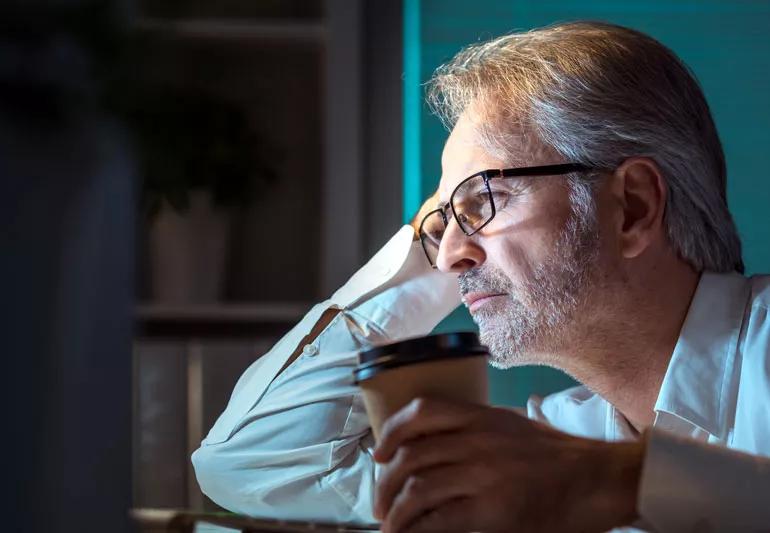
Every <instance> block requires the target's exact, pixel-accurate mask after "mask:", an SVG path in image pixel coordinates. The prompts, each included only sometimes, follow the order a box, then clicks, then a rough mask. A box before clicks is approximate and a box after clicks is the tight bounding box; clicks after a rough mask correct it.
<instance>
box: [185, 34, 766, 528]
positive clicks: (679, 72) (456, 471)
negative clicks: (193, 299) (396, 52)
mask: <svg viewBox="0 0 770 533" xmlns="http://www.w3.org/2000/svg"><path fill="white" fill-rule="evenodd" d="M429 96H430V101H431V103H432V104H433V106H434V108H435V109H436V110H437V111H438V113H439V114H440V116H442V118H444V119H445V121H446V122H447V124H448V125H449V126H450V127H451V128H452V131H451V134H450V136H449V139H448V140H447V143H446V146H445V149H444V153H443V158H442V166H443V175H442V177H441V182H440V185H439V189H438V192H437V195H436V197H435V198H434V199H431V200H429V201H428V202H427V203H426V205H425V206H424V207H423V209H422V211H421V213H420V214H419V215H418V217H417V218H416V219H415V222H414V225H415V227H416V229H417V230H418V231H417V234H418V235H419V241H420V242H412V235H413V231H412V229H411V228H405V229H404V230H402V231H401V232H400V233H399V234H397V235H396V236H395V237H394V238H393V240H391V242H390V243H388V244H387V245H386V247H385V248H384V249H383V250H382V251H381V252H380V253H379V254H378V255H377V256H375V258H374V259H373V260H372V261H371V262H370V263H369V264H368V265H366V266H365V267H364V268H363V269H362V270H361V271H359V272H358V273H357V274H356V275H355V276H354V277H353V278H352V279H351V281H350V282H348V284H346V285H345V286H344V287H343V288H342V289H340V290H339V291H338V292H337V293H336V294H335V295H333V296H332V298H331V300H330V301H327V302H325V303H323V304H320V305H319V306H317V307H316V308H314V309H313V310H312V311H311V312H310V313H309V314H308V316H307V317H306V318H305V319H304V320H303V322H301V323H300V324H299V325H298V326H297V327H296V328H295V329H294V330H293V331H292V332H290V333H289V334H288V335H287V336H286V337H285V338H284V339H283V340H282V341H280V342H279V343H278V344H277V345H276V347H275V348H274V349H273V350H272V351H271V352H270V353H268V354H267V355H265V356H264V357H263V358H262V359H260V360H258V361H257V362H256V363H255V364H254V365H253V366H252V367H251V368H250V369H249V370H247V372H246V373H245V374H244V376H243V377H242V378H241V380H240V381H239V383H238V385H237V386H236V389H235V391H234V393H233V397H232V399H231V402H230V404H229V406H228V408H227V409H226V411H225V412H224V413H223V415H222V416H221V417H220V419H219V420H218V421H217V423H216V424H215V426H214V428H213V429H212V430H211V433H210V434H209V436H208V437H207V438H206V440H205V441H204V442H203V444H202V446H201V448H200V449H199V450H198V451H197V452H196V453H195V454H194V456H193V462H194V463H195V466H196V471H197V474H198V479H199V482H200V484H201V487H202V488H203V490H204V492H206V493H207V494H209V496H211V497H212V498H213V499H214V500H215V501H218V502H219V503H221V504H222V505H224V506H225V507H227V508H230V509H233V510H235V511H240V512H245V513H251V514H257V515H270V514H276V515H283V516H288V517H294V518H313V517H315V518H325V519H334V520H348V521H359V522H360V521H363V522H367V521H370V520H371V517H372V516H374V517H376V518H378V519H380V520H382V529H383V531H387V532H394V531H442V532H446V531H516V530H521V531H606V530H608V529H612V528H617V527H623V526H629V525H632V524H635V525H636V526H638V527H649V528H652V529H654V530H657V531H760V530H770V506H769V505H768V504H770V459H768V458H767V457H762V456H768V455H770V423H769V422H770V353H769V351H770V318H768V308H770V278H768V277H754V278H751V279H747V278H744V277H743V276H741V275H740V274H739V272H742V270H743V265H742V261H741V253H740V241H739V238H738V236H737V233H736V230H735V226H734V224H733V221H732V218H731V216H730V213H729V212H728V210H727V205H726V200H725V174H726V172H725V164H724V157H723V154H722V149H721V145H720V141H719V138H718V136H717V132H716V129H715V127H714V124H713V121H712V119H711V115H710V112H709V109H708V106H707V104H706V101H705V99H704V97H703V95H702V93H701V91H700V89H699V88H698V85H697V83H696V82H695V80H694V79H693V78H692V76H691V75H690V73H689V72H688V70H687V69H686V67H685V66H684V65H683V64H682V63H681V62H680V61H679V60H678V59H677V58H676V57H675V56H674V55H673V54H672V53H671V52H670V51H669V50H668V49H666V48H665V47H663V46H662V45H661V44H659V43H657V42H656V41H654V40H653V39H651V38H649V37H647V36H645V35H643V34H640V33H638V32H635V31H632V30H629V29H625V28H621V27H617V26H612V25H608V24H601V23H571V24H562V25H557V26H553V27H549V28H545V29H542V30H537V31H533V32H529V33H524V34H514V35H508V36H505V37H501V38H498V39H495V40H492V41H490V42H487V43H482V44H478V45H474V46H471V47H470V48H468V49H466V50H465V51H463V52H461V53H460V54H458V56H457V57H455V58H454V59H453V60H452V61H451V62H450V63H449V64H447V65H445V66H444V67H442V68H440V69H439V70H438V71H437V73H436V75H435V76H434V78H433V80H432V82H431V84H430V92H429ZM490 169H491V170H490ZM422 253H424V254H425V255H422V256H421V254H422ZM426 256H427V260H428V261H426ZM429 263H431V264H433V265H435V266H436V267H438V271H432V270H431V269H430V266H429ZM455 284H457V285H458V286H459V292H460V294H461V295H462V300H463V302H464V303H465V304H466V305H467V306H468V308H469V310H470V312H471V314H472V316H473V318H474V320H475V321H476V323H477V324H478V326H479V331H480V335H481V338H482V341H483V342H484V343H485V344H487V345H488V346H489V347H490V350H491V355H492V364H493V365H495V366H498V367H501V368H507V367H511V366H516V365H522V364H547V365H551V366H554V367H557V368H560V369H562V370H564V371H566V372H568V373H570V374H571V375H572V376H574V377H575V378H576V379H578V380H579V381H580V382H582V383H583V384H584V386H581V387H577V388H573V389H570V390H567V391H564V392H561V393H558V394H555V395H552V396H550V397H547V398H545V399H542V400H541V399H538V398H532V399H531V400H530V401H529V403H528V406H527V412H526V414H527V417H528V419H527V418H524V417H522V416H520V414H518V413H516V412H514V411H512V410H509V409H501V408H493V407H481V406H473V405H459V404H450V403H446V402H441V401H438V400H435V399H418V400H416V401H415V402H413V403H412V404H410V405H409V406H407V407H406V408H405V409H403V410H402V411H400V412H399V413H397V414H396V415H394V416H393V417H392V418H391V419H390V420H388V421H387V422H386V424H385V426H384V428H383V434H382V436H381V440H380V442H379V443H377V446H376V448H374V442H373V441H372V437H371V434H370V432H369V431H368V426H367V422H366V419H365V414H364V411H363V408H362V405H361V400H360V396H359V395H358V394H357V391H356V390H355V388H354V387H353V386H352V384H351V378H350V375H349V372H350V369H351V367H352V365H353V364H354V363H355V350H356V348H358V347H361V346H367V345H369V344H371V343H377V342H384V341H387V340H393V339H396V338H402V337H406V336H411V335H421V334H425V333H427V332H428V331H430V330H431V329H432V328H433V326H434V325H435V324H436V323H437V322H438V320H439V319H440V318H441V317H443V316H444V315H445V314H446V313H448V312H449V311H450V310H451V309H452V308H453V307H454V306H455V305H456V303H457V301H458V300H457V296H456V295H454V294H452V291H453V290H455V289H456V288H457V287H456V286H455ZM727 448H733V449H734V450H728V449H727ZM370 513H371V514H370Z"/></svg>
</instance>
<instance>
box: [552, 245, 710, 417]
mask: <svg viewBox="0 0 770 533" xmlns="http://www.w3.org/2000/svg"><path fill="white" fill-rule="evenodd" d="M672 263H673V264H672V265H668V266H670V267H672V268H662V269H655V268H653V269H651V270H647V272H653V273H656V272H660V273H661V274H658V275H655V274H653V275H647V276H644V277H639V278H637V280H638V281H637V282H633V281H630V280H631V279H633V277H632V276H629V277H628V279H627V280H625V281H624V282H623V283H622V285H623V286H622V287H617V286H615V287H609V289H610V290H609V291H606V290H605V291H602V292H603V293H606V294H608V295H610V296H609V297H602V298H601V301H602V302H603V305H601V309H602V312H600V313H599V314H598V315H597V316H598V318H596V319H594V320H592V321H591V323H590V324H583V325H581V327H580V329H581V331H580V332H578V335H577V336H576V337H577V340H575V341H573V342H572V343H571V344H572V346H579V349H578V350H577V352H575V351H574V350H572V351H570V353H563V354H559V361H560V363H564V364H560V365H559V366H560V367H562V368H563V369H564V370H565V371H567V372H568V373H570V374H571V375H572V376H574V377H575V378H576V379H577V380H579V381H580V382H581V383H583V384H584V385H586V386H587V387H588V388H589V389H591V390H593V391H595V392H597V393H598V394H600V395H601V396H602V397H604V398H605V399H606V400H607V401H609V402H610V403H612V404H613V405H614V406H615V408H616V409H618V410H619V411H620V412H621V413H622V414H623V415H624V416H625V417H626V419H628V421H629V422H630V423H631V424H632V425H633V426H634V427H635V428H636V429H637V430H638V431H642V430H643V429H645V428H647V427H649V426H651V425H652V422H653V420H654V406H655V402H656V400H657V398H658V394H659V393H660V387H661V383H662V382H663V378H664V376H665V374H666V370H667V369H668V365H669V362H670V360H671V355H672V353H673V351H674V347H675V345H676V342H677V340H678V338H679V333H680V331H681V329H682V325H683V324H684V320H685V318H686V316H687V310H688V308H689V306H690V302H691V300H692V298H693V295H694V293H695V289H696V287H697V284H698V279H699V275H698V274H697V273H696V272H695V271H694V270H692V268H690V267H689V266H688V265H686V264H684V263H683V262H681V261H679V260H672ZM618 295H622V296H618ZM581 333H582V334H581Z"/></svg>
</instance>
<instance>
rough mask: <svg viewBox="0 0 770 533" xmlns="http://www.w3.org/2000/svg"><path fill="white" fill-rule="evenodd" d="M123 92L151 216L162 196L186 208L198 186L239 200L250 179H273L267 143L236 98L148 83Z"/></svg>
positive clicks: (226, 201) (234, 202) (224, 202)
mask: <svg viewBox="0 0 770 533" xmlns="http://www.w3.org/2000/svg"><path fill="white" fill-rule="evenodd" d="M123 100H125V101H124V102H123V104H122V105H121V107H122V108H123V110H124V116H125V118H126V120H127V123H128V125H129V127H130V129H131V131H132V133H133V136H134V139H135V145H136V147H137V155H138V159H139V163H140V170H141V173H142V177H143V187H142V203H143V207H144V209H145V210H146V212H147V213H148V215H149V216H150V217H152V216H154V215H155V214H157V213H158V211H159V210H160V209H161V208H162V206H163V205H164V204H168V205H170V206H171V207H172V208H173V209H175V210H177V211H179V212H185V211H186V210H187V209H188V208H189V204H190V201H189V195H190V192H191V191H193V190H205V191H208V192H209V193H210V194H211V197H212V199H213V201H214V205H215V206H219V207H224V208H228V207H235V206H242V205H244V204H245V203H246V202H247V201H248V198H249V197H250V195H251V187H252V186H254V185H263V184H266V183H267V182H269V181H271V180H273V179H274V177H275V173H274V170H273V166H272V165H271V164H269V163H268V162H267V158H266V157H265V156H264V155H263V154H264V153H265V151H266V150H265V147H264V143H263V142H262V140H261V139H260V138H259V137H258V136H257V134H256V133H255V132H254V131H253V130H252V129H251V128H250V125H249V122H248V120H247V118H246V117H245V115H244V113H243V111H242V110H241V109H240V108H239V107H238V106H236V105H234V104H232V103H231V102H228V101H227V100H224V99H222V98H219V97H215V96H213V95H211V94H207V93H205V92H203V91H199V90H193V89H188V88H179V87H173V86H163V87H158V86H154V87H153V86H150V87H145V88H142V89H140V90H135V91H131V92H130V93H128V94H126V96H125V97H124V98H123Z"/></svg>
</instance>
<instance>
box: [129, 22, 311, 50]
mask: <svg viewBox="0 0 770 533" xmlns="http://www.w3.org/2000/svg"><path fill="white" fill-rule="evenodd" d="M134 28H135V29H136V30H139V31H148V32H158V33H163V34H167V35H175V36H180V37H192V38H214V39H255V40H261V41H268V42H276V43H306V44H320V43H323V42H324V41H325V40H326V26H325V25H324V24H323V23H321V22H307V21H287V20H280V19H277V20H269V19H263V20H247V19H160V18H140V19H138V20H137V21H136V22H135V23H134Z"/></svg>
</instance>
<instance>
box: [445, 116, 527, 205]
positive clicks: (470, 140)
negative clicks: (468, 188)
mask: <svg viewBox="0 0 770 533" xmlns="http://www.w3.org/2000/svg"><path fill="white" fill-rule="evenodd" d="M479 120H481V118H480V116H479V115H478V114H476V113H473V112H472V111H466V112H465V113H463V114H462V115H461V116H460V118H459V119H458V121H457V124H455V127H454V128H453V129H452V131H451V133H450V134H449V137H448V138H447V141H446V144H445V145H444V151H443V153H442V155H441V181H440V182H439V189H438V190H439V198H440V203H442V204H443V203H445V202H448V201H449V196H450V195H451V194H452V191H453V190H454V189H455V187H457V185H458V184H459V183H460V182H461V181H462V180H464V179H465V178H467V177H468V176H470V175H471V174H475V173H476V172H480V171H482V170H486V169H489V168H508V167H519V166H527V165H528V164H529V163H528V161H530V160H531V159H532V157H530V156H529V152H530V151H529V150H525V149H524V148H525V143H524V141H523V137H522V138H521V139H519V140H517V139H516V133H511V134H508V135H507V139H506V140H507V141H510V144H511V145H512V148H513V150H511V152H514V153H513V154H512V155H510V156H506V157H505V159H502V157H503V156H502V155H501V154H495V153H492V150H491V149H490V148H489V147H486V146H485V143H484V142H483V136H482V133H481V130H480V128H479V122H478V121H479ZM517 145H519V147H520V149H518V150H517V149H516V146H517Z"/></svg>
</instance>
